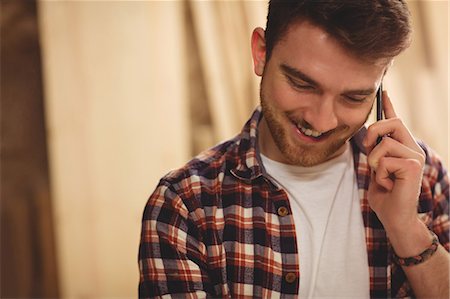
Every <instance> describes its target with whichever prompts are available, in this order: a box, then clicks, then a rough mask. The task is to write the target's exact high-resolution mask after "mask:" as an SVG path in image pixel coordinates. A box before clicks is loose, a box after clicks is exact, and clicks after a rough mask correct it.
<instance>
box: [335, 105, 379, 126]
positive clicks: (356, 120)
mask: <svg viewBox="0 0 450 299" xmlns="http://www.w3.org/2000/svg"><path fill="white" fill-rule="evenodd" d="M370 112H371V106H369V105H367V106H364V107H357V108H343V109H341V111H340V113H339V114H340V115H339V118H340V119H341V122H342V123H343V124H346V125H347V126H350V127H355V126H357V127H359V126H361V125H362V124H364V123H365V122H366V120H367V118H368V116H369V115H370Z"/></svg>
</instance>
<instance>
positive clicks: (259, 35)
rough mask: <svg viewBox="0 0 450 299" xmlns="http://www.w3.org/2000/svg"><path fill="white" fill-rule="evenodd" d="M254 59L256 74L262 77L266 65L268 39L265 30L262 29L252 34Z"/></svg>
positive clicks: (259, 28) (257, 29)
mask: <svg viewBox="0 0 450 299" xmlns="http://www.w3.org/2000/svg"><path fill="white" fill-rule="evenodd" d="M252 57H253V69H254V71H255V74H256V75H258V76H262V74H263V72H264V66H265V64H266V39H265V32H264V29H262V28H261V27H258V28H256V29H255V30H253V33H252Z"/></svg>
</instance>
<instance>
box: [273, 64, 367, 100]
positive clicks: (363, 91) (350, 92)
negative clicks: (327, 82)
mask: <svg viewBox="0 0 450 299" xmlns="http://www.w3.org/2000/svg"><path fill="white" fill-rule="evenodd" d="M280 68H281V70H282V71H283V72H284V73H285V74H287V75H289V76H291V77H294V78H297V79H300V80H302V81H305V82H306V83H308V84H310V85H313V86H315V87H319V88H320V87H321V85H320V84H319V83H318V82H317V81H316V80H314V79H312V78H311V77H309V76H308V75H306V74H305V73H303V72H301V71H300V70H298V69H295V68H293V67H291V66H288V65H287V64H284V63H283V64H281V65H280ZM374 92H375V89H373V88H367V89H354V90H347V91H344V92H343V94H345V95H371V94H373V93H374Z"/></svg>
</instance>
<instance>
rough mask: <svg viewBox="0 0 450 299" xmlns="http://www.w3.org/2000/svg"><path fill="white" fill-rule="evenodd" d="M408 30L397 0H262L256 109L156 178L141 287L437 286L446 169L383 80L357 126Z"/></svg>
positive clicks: (226, 290)
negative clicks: (408, 123)
mask: <svg viewBox="0 0 450 299" xmlns="http://www.w3.org/2000/svg"><path fill="white" fill-rule="evenodd" d="M409 39H410V24H409V12H408V10H407V7H406V4H405V3H404V2H403V1H399V0H391V1H386V0H385V1H382V0H359V1H342V0H341V1H337V0H333V1H332V0H330V1H311V0H303V1H281V0H272V1H271V2H270V5H269V14H268V20H267V28H266V31H264V30H263V29H261V28H257V29H255V30H254V32H253V35H252V55H253V61H254V71H255V73H256V74H257V75H258V76H262V80H261V107H258V108H257V109H256V111H255V112H254V114H253V116H252V117H251V119H250V120H249V121H248V123H247V124H246V125H245V127H244V128H243V130H242V132H241V134H239V135H238V136H236V137H235V138H234V139H232V140H229V141H226V142H224V143H222V144H220V145H218V146H216V147H214V148H212V149H209V150H207V151H205V152H204V153H202V154H200V155H199V156H197V157H196V158H194V159H193V160H192V161H190V162H189V163H188V164H187V165H185V166H184V167H183V168H181V169H178V170H175V171H173V172H171V173H169V174H168V175H166V176H165V177H164V178H163V179H162V180H161V181H160V183H159V185H158V187H157V188H156V190H155V191H154V193H153V194H152V196H151V197H150V199H149V201H148V204H147V206H146V209H145V211H144V217H143V224H142V238H141V244H140V251H139V266H140V271H141V276H140V285H139V294H140V296H141V297H162V296H164V295H168V294H170V295H172V296H175V297H177V296H180V297H220V298H222V297H226V298H250V297H262V298H272V297H274V298H275V297H283V298H287V297H298V296H299V297H300V298H316V297H317V298H321V297H328V298H336V297H341V298H349V297H354V298H368V297H372V298H387V297H408V296H417V297H428V298H448V297H449V295H448V292H449V290H448V289H449V277H448V271H449V254H448V250H449V236H448V233H449V221H448V201H449V180H448V177H447V175H446V171H445V170H444V169H443V167H442V166H441V163H440V161H439V159H438V158H437V157H436V155H435V154H434V153H433V152H432V151H431V149H429V148H428V147H427V146H426V145H424V144H422V143H420V144H419V143H417V142H416V141H415V140H414V138H413V137H412V136H411V134H410V133H409V131H408V129H407V128H406V127H405V126H404V124H403V123H402V122H401V121H400V120H399V119H398V118H397V116H396V113H395V110H394V107H393V105H392V103H391V100H390V98H389V96H388V95H387V93H386V92H384V93H383V105H384V113H385V117H386V119H385V120H382V121H379V122H376V123H375V124H373V125H371V126H370V127H369V128H368V129H365V128H364V127H363V125H364V123H365V121H366V120H367V117H368V115H369V113H370V111H371V109H372V106H373V102H374V99H375V95H376V91H377V89H378V87H379V86H380V85H381V82H382V79H383V76H384V74H385V73H386V71H387V70H388V67H389V65H390V64H391V62H392V59H393V57H395V56H396V55H398V54H399V53H400V52H401V51H403V50H404V49H405V48H406V47H407V46H408V45H409ZM380 136H382V137H383V138H382V140H381V142H379V143H377V139H379V137H380Z"/></svg>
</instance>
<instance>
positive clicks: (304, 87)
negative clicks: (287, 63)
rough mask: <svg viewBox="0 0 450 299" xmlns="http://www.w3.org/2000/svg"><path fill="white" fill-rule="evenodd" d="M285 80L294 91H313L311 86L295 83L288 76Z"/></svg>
mask: <svg viewBox="0 0 450 299" xmlns="http://www.w3.org/2000/svg"><path fill="white" fill-rule="evenodd" d="M286 78H287V80H288V81H289V84H290V85H291V86H292V87H294V88H296V89H303V90H310V89H314V87H313V86H311V85H308V84H306V83H305V84H301V83H299V82H297V81H296V80H295V79H293V78H291V77H289V76H286Z"/></svg>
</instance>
